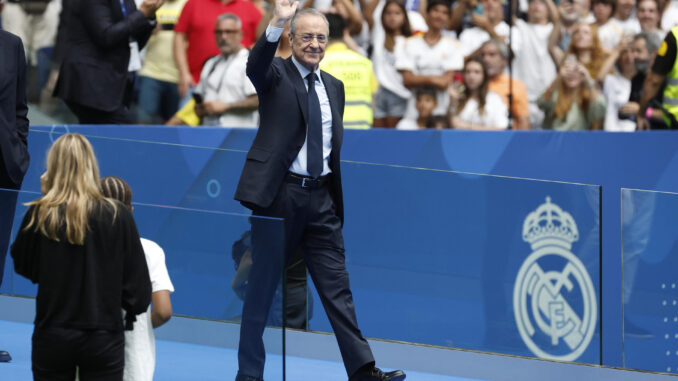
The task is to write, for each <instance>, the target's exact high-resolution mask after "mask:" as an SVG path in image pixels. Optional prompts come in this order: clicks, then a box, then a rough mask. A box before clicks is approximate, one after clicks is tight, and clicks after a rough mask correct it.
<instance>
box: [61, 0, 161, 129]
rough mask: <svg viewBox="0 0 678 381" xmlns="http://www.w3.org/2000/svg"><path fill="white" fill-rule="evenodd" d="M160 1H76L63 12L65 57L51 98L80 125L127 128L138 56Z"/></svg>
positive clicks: (153, 21)
mask: <svg viewBox="0 0 678 381" xmlns="http://www.w3.org/2000/svg"><path fill="white" fill-rule="evenodd" d="M163 3H164V0H144V2H143V3H142V4H141V6H140V7H139V9H138V10H137V9H136V5H135V3H134V0H74V1H71V2H69V3H68V4H67V5H68V6H67V7H66V4H64V5H65V7H64V9H63V11H62V12H66V13H65V14H64V17H62V22H66V23H67V24H66V25H65V26H64V28H63V29H62V30H63V31H64V33H65V35H66V36H65V37H64V47H63V48H64V50H65V51H67V52H68V54H66V55H64V59H63V62H62V63H61V68H60V71H59V80H58V82H57V84H56V88H55V89H54V95H55V96H57V97H59V98H61V99H63V100H64V101H65V102H66V104H67V105H68V107H69V108H70V109H71V111H73V113H74V114H75V115H76V116H77V117H78V120H79V121H80V123H83V124H129V123H133V118H132V115H131V113H130V112H129V110H128V107H129V105H130V101H131V96H132V90H133V87H134V77H135V74H134V73H135V72H136V71H137V70H139V69H140V68H141V61H140V58H139V51H140V50H141V49H142V48H143V47H144V45H146V42H147V41H148V39H149V37H150V36H151V32H152V31H153V28H154V27H155V24H156V21H155V11H156V10H157V9H158V8H160V6H161V5H162V4H163Z"/></svg>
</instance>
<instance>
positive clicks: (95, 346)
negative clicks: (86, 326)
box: [31, 327, 125, 381]
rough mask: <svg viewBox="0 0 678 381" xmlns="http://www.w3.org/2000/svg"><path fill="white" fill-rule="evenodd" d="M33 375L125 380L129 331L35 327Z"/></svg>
mask: <svg viewBox="0 0 678 381" xmlns="http://www.w3.org/2000/svg"><path fill="white" fill-rule="evenodd" d="M31 357H32V358H31V359H32V362H33V379H34V380H35V381H73V380H74V379H75V368H76V367H78V372H79V376H80V381H95V380H96V381H122V375H123V370H124V368H125V335H124V333H123V332H122V331H120V332H111V331H103V330H87V331H86V330H80V329H71V328H57V327H50V328H36V329H35V331H33V353H32V356H31Z"/></svg>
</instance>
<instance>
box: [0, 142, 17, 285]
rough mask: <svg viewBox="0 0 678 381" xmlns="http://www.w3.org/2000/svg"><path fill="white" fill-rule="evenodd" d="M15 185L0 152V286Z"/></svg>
mask: <svg viewBox="0 0 678 381" xmlns="http://www.w3.org/2000/svg"><path fill="white" fill-rule="evenodd" d="M19 188H21V186H20V185H19V186H17V185H16V184H14V182H13V181H11V180H10V179H9V174H8V173H7V172H6V171H5V163H4V160H3V159H2V154H0V286H1V285H2V278H3V274H4V272H5V260H6V257H7V250H8V249H9V239H10V237H11V235H12V224H13V222H14V209H15V208H16V200H17V196H18V195H19V193H18V189H19Z"/></svg>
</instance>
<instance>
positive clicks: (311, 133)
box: [306, 73, 323, 178]
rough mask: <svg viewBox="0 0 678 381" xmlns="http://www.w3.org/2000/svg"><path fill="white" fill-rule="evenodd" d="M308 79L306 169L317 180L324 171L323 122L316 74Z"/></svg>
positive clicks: (312, 74) (310, 75)
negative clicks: (316, 88) (316, 87)
mask: <svg viewBox="0 0 678 381" xmlns="http://www.w3.org/2000/svg"><path fill="white" fill-rule="evenodd" d="M306 79H308V140H307V143H306V169H307V170H308V174H309V175H311V177H313V178H317V177H318V176H320V174H321V173H322V171H323V122H322V117H321V114H320V101H318V94H316V92H315V79H316V75H315V74H314V73H311V74H309V75H308V76H307V77H306Z"/></svg>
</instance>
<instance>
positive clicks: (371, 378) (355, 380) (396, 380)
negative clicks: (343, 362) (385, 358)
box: [348, 367, 405, 381]
mask: <svg viewBox="0 0 678 381" xmlns="http://www.w3.org/2000/svg"><path fill="white" fill-rule="evenodd" d="M404 379H405V372H403V371H402V370H394V371H392V372H383V371H382V370H381V369H379V368H375V367H372V368H370V369H367V370H359V371H358V372H356V373H355V374H354V375H353V376H351V378H350V379H349V380H348V381H401V380H404Z"/></svg>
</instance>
